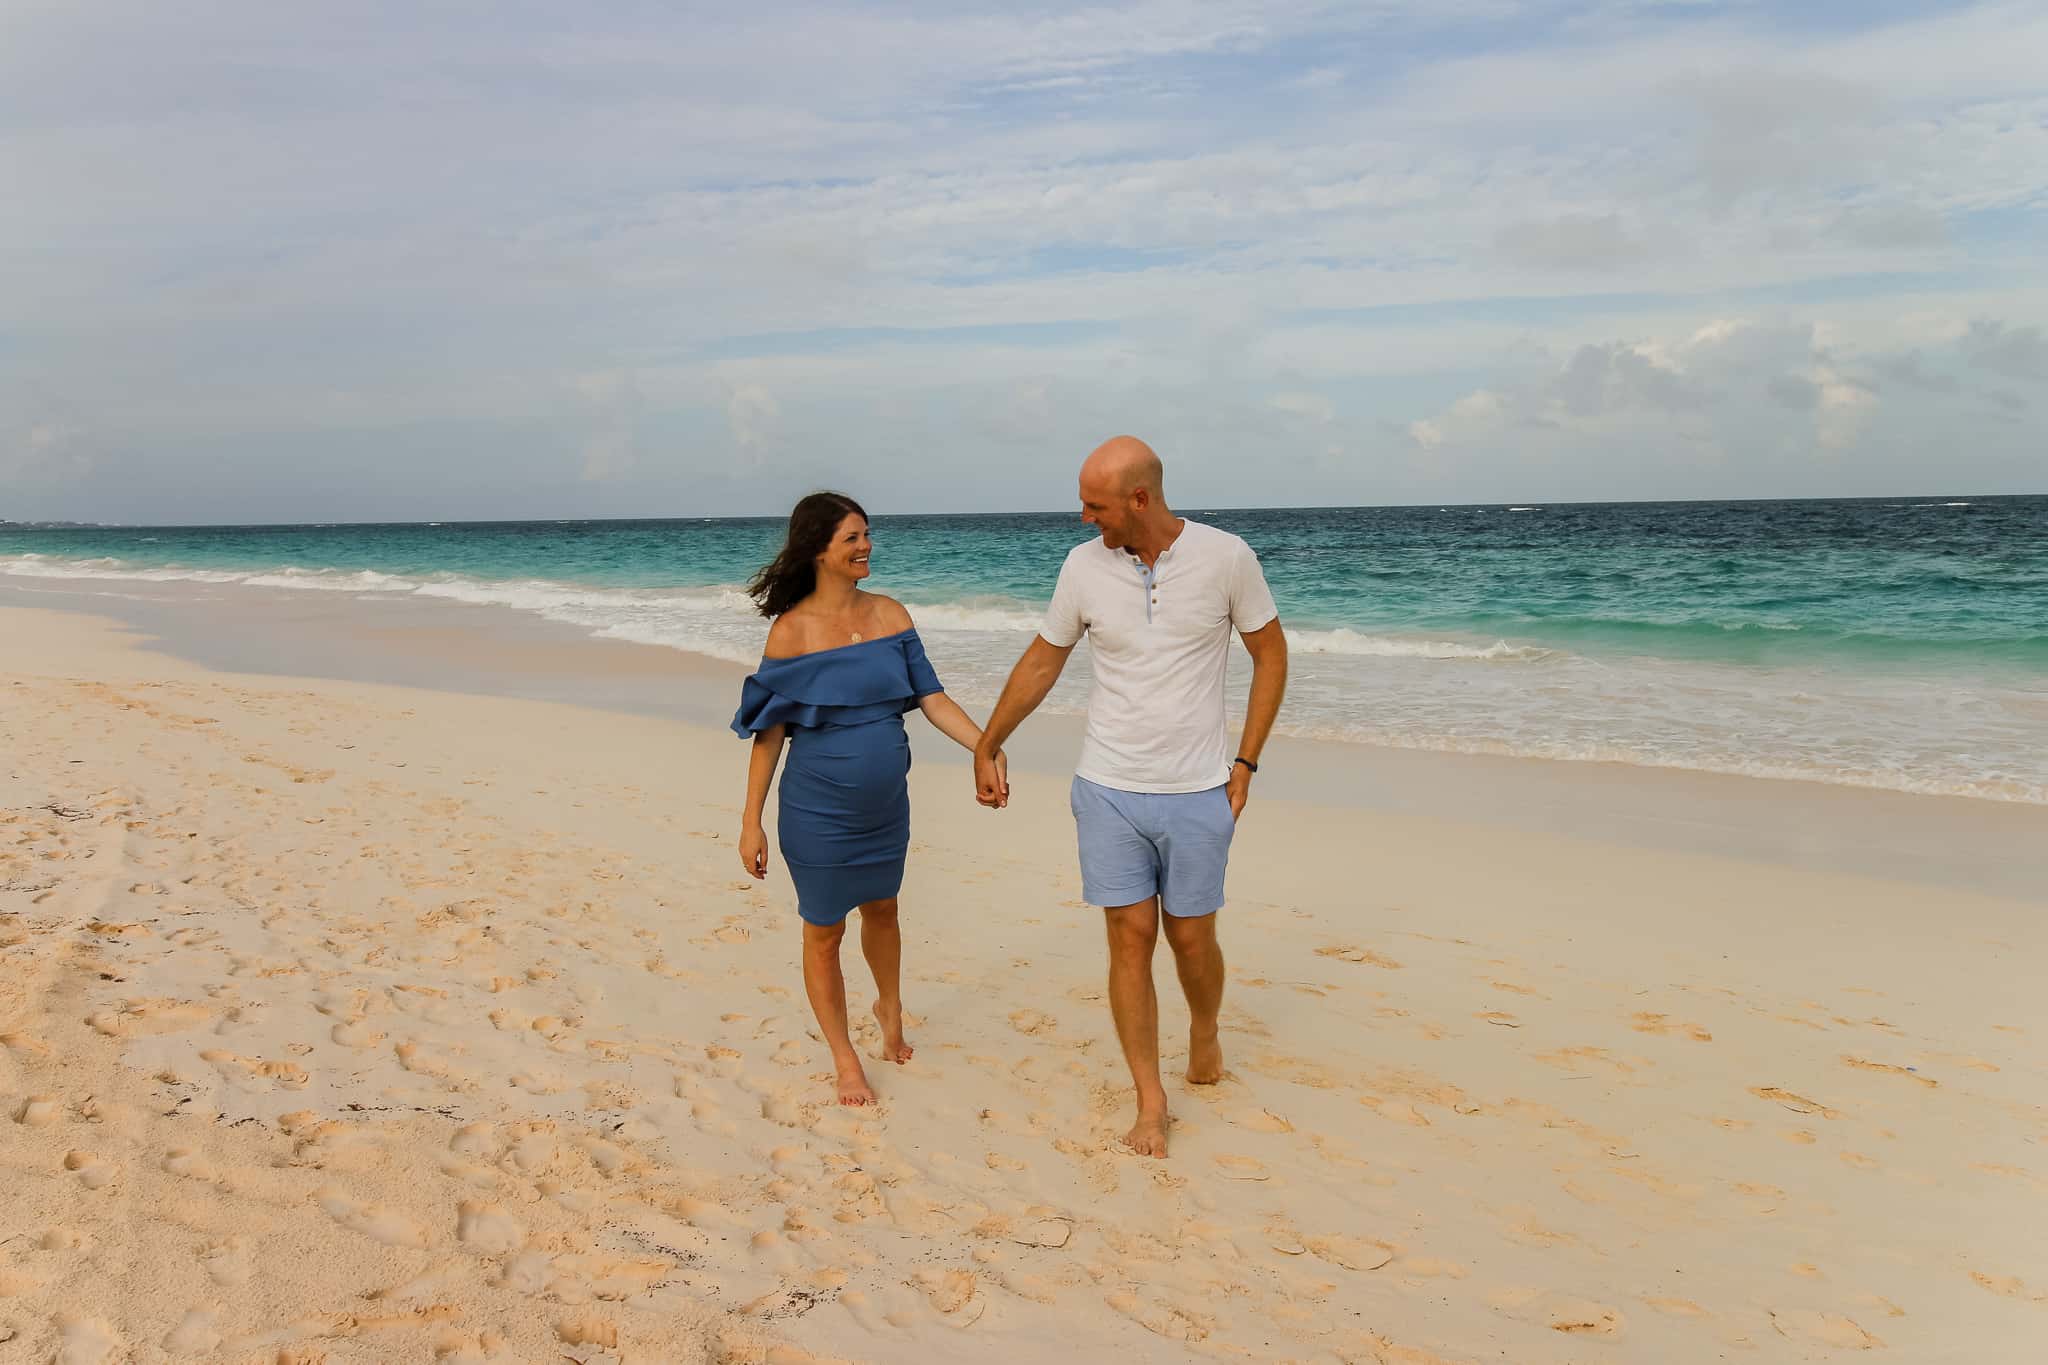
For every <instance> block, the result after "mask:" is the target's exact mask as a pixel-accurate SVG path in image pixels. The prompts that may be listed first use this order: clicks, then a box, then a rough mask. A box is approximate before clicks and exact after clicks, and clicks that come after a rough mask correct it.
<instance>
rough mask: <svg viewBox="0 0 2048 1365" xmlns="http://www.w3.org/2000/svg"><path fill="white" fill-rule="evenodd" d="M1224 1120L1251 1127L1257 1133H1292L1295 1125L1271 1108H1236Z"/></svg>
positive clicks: (1239, 1125) (1241, 1126) (1243, 1126)
mask: <svg viewBox="0 0 2048 1365" xmlns="http://www.w3.org/2000/svg"><path fill="white" fill-rule="evenodd" d="M1223 1117H1224V1120H1225V1121H1226V1122H1229V1123H1234V1124H1236V1125H1237V1126H1238V1127H1240V1128H1249V1129H1251V1130H1252V1131H1253V1132H1255V1133H1291V1132H1293V1131H1294V1125H1293V1124H1291V1123H1289V1122H1288V1121H1287V1120H1286V1119H1284V1118H1282V1117H1280V1115H1278V1114H1276V1113H1274V1112H1273V1111H1272V1110H1270V1109H1234V1110H1232V1111H1230V1112H1229V1113H1226V1114H1225V1115H1224V1116H1223Z"/></svg>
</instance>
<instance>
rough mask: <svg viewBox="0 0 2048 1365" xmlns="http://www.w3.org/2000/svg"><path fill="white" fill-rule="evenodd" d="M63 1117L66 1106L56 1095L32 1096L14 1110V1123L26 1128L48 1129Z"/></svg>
mask: <svg viewBox="0 0 2048 1365" xmlns="http://www.w3.org/2000/svg"><path fill="white" fill-rule="evenodd" d="M63 1117H64V1105H63V1104H62V1102H60V1101H59V1100H58V1099H57V1097H56V1096H54V1095H31V1096H29V1097H28V1098H27V1099H25V1100H23V1101H22V1102H21V1103H20V1104H19V1105H17V1106H15V1110H14V1121H15V1122H16V1123H19V1124H21V1125H22V1126H23V1127H25V1128H47V1127H49V1126H50V1125H51V1124H53V1123H55V1122H56V1121H57V1120H58V1119H61V1118H63Z"/></svg>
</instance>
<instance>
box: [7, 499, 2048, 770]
mask: <svg viewBox="0 0 2048 1365" xmlns="http://www.w3.org/2000/svg"><path fill="white" fill-rule="evenodd" d="M1188 515H1190V516H1193V517H1195V518H1197V519H1198V520H1203V521H1208V522H1211V523H1213V524H1215V525H1218V526H1221V527H1223V528H1225V529H1227V530H1230V531H1234V532H1236V533H1237V534H1239V535H1242V536H1243V537H1245V539H1247V540H1248V541H1250V542H1251V544H1252V546H1253V547H1254V548H1255V549H1256V550H1257V551H1258V552H1259V556H1260V559H1261V562H1262V563H1263V564H1264V565H1265V568H1266V573H1267V577H1268V579H1269V581H1270V582H1271V584H1272V586H1273V590H1274V595H1275V597H1276V598H1277V600H1278V601H1279V603H1280V607H1281V611H1282V615H1283V617H1284V619H1285V621H1286V624H1287V626H1288V630H1289V634H1290V637H1291V639H1292V643H1293V646H1294V651H1295V667H1294V682H1293V686H1292V688H1291V691H1290V696H1289V703H1288V707H1287V710H1286V712H1285V715H1284V727H1283V728H1285V729H1288V730H1290V731H1292V732H1295V733H1300V734H1309V735H1322V736H1328V737H1330V738H1333V739H1348V740H1355V741H1362V742H1366V743H1374V744H1391V745H1400V746H1404V747H1415V748H1435V749H1448V750H1458V751H1466V752H1484V753H1501V754H1528V755H1539V756H1547V757H1554V758H1566V759H1589V760H1606V761H1612V762H1621V763H1633V764H1648V765H1656V766H1670V767H1686V768H1700V769H1707V770H1712V771H1724V772H1740V773H1752V774H1758V775H1764V776H1775V777H1788V778H1804V779H1809V780H1818V781H1827V782H1837V783H1849V784H1855V785H1864V786H1874V787H1886V788H1893V789H1897V790H1904V791H1925V792H1946V793H1953V794H1961V795H1971V796H1978V797H1987V798H1995V799H2005V800H2019V801H2029V802H2048V497H2024V498H2020V497H2012V498H1968V497H1923V498H1890V499H1858V500H1841V501H1799V502H1740V503H1631V504H1568V505H1549V506H1541V507H1511V506H1503V505H1490V506H1456V507H1405V508H1348V509H1347V508H1315V509H1295V510H1275V509H1260V510H1229V509H1215V510H1202V511H1193V512H1189V513H1188ZM781 530H782V523H781V520H780V519H779V518H763V519H731V520H663V521H624V522H622V521H592V522H573V521H572V522H510V523H508V522H496V523H449V524H446V525H442V524H407V525H381V526H369V525H336V526H316V525H306V526H259V527H204V528H193V527H127V528H77V529H56V530H31V529H25V528H18V527H12V526H7V525H4V524H0V575H4V576H7V577H9V578H12V579H14V580H25V579H55V580H64V581H65V583H66V584H67V586H70V587H73V588H77V589H82V590H86V591H97V592H108V593H116V594H118V593H122V592H124V591H134V590H138V589H141V588H142V585H146V584H166V583H183V584H188V585H190V586H189V587H187V588H185V589H181V590H180V591H188V592H201V593H206V594H209V595H215V596H230V597H232V596H233V595H235V594H238V593H248V592H266V591H267V592H342V593H350V594H354V595H355V596H356V597H358V598H360V599H362V600H363V601H364V602H365V603H366V604H368V605H369V607H370V608H371V609H374V604H375V603H377V602H378V601H380V600H389V599H390V598H392V597H394V596H397V595H406V594H409V595H417V596H424V597H430V598H440V599H445V600H448V601H450V602H456V603H469V604H474V605H475V606H476V607H477V608H478V609H479V610H480V611H482V610H485V609H490V608H495V609H499V610H514V611H524V612H532V613H536V614H539V615H541V616H544V617H547V618H549V619H552V620H555V621H560V622H565V623H569V624H573V625H576V626H580V627H582V628H584V629H586V630H588V631H590V632H591V633H592V634H595V635H602V636H606V637H610V638H621V639H628V640H636V641H641V642H644V643H650V644H656V645H663V646H668V647H671V648H675V649H683V650H691V651H695V652H699V653H704V654H709V655H714V656H717V657H719V658H724V659H729V660H733V661H736V662H752V661H753V660H754V659H755V658H757V657H758V654H759V649H760V642H761V639H762V636H763V634H764V625H763V623H762V622H761V621H760V619H759V618H758V617H756V616H754V615H752V614H751V612H750V610H749V606H748V604H747V603H746V602H745V600H744V599H743V598H742V597H741V596H740V594H739V592H738V585H739V584H740V583H741V582H742V581H744V579H745V578H746V577H747V575H748V574H749V573H750V572H751V571H752V570H753V569H754V567H755V566H757V565H758V564H759V563H761V562H762V560H763V559H764V558H766V557H767V556H768V555H769V554H771V553H772V551H773V549H774V547H775V546H776V544H777V543H778V542H779V539H780V535H781ZM1087 535H1088V529H1087V528H1086V527H1085V526H1083V525H1082V524H1081V523H1080V521H1079V520H1078V518H1076V517H1075V516H1074V515H1072V514H1068V513H1058V514H1032V515H988V516H906V517H890V516H879V517H878V518H877V521H876V523H875V539H876V550H875V560H874V567H875V576H874V579H873V581H872V586H874V587H875V588H877V589H879V590H881V591H885V592H889V593H891V594H893V595H895V596H897V597H900V598H902V599H903V600H905V601H906V602H908V603H910V604H912V606H913V609H914V611H915V614H916V616H917V618H918V622H919V625H920V628H921V630H922V631H923V632H924V634H925V635H926V636H927V639H928V643H929V645H930V649H931V653H932V655H933V658H934V660H935V662H936V663H937V664H938V666H939V668H940V670H941V673H942V675H943V676H945V678H946V679H947V682H948V685H949V687H951V689H952V690H953V691H955V692H956V693H957V694H959V695H960V696H961V697H962V699H963V700H965V701H969V702H979V703H981V704H984V705H985V704H986V702H987V701H988V700H990V699H992V698H993V696H994V693H995V691H996V690H997V689H998V688H999V687H1000V685H1001V680H1002V677H1003V675H1004V673H1005V672H1006V671H1007V668H1008V666H1009V664H1010V663H1011V662H1012V661H1013V660H1014V658H1015V657H1016V654H1017V651H1018V650H1019V649H1021V648H1022V646H1023V645H1024V643H1026V642H1027V641H1028V639H1029V638H1030V633H1031V631H1032V630H1033V628H1034V627H1035V625H1036V622H1037V619H1038V612H1039V611H1040V609H1041V608H1042V607H1043V605H1044V603H1045V601H1046V600H1047V598H1048V597H1049V596H1050V593H1051V588H1052V582H1053V578H1054V575H1055V574H1056V572H1057V570H1058V568H1059V563H1060V559H1061V557H1062V556H1063V555H1064V554H1065V552H1066V550H1067V548H1068V547H1069V546H1071V545H1073V544H1074V543H1076V542H1077V541H1079V540H1082V539H1084V538H1086V536H1087ZM147 590H148V591H150V592H153V593H156V592H162V591H165V590H166V589H162V588H149V589H147ZM1077 663H1078V666H1077V667H1075V668H1073V669H1070V673H1071V674H1072V675H1073V676H1071V677H1070V678H1069V679H1068V680H1067V681H1066V682H1064V683H1063V684H1062V687H1061V689H1060V690H1059V692H1057V693H1056V694H1055V696H1054V698H1053V699H1052V704H1054V705H1056V706H1062V707H1068V708H1077V707H1078V706H1079V704H1080V701H1081V697H1082V690H1081V689H1082V687H1083V686H1084V685H1085V682H1086V669H1085V650H1084V651H1083V654H1082V657H1081V658H1080V659H1079V660H1078V661H1077ZM1235 667H1236V668H1237V670H1238V672H1239V674H1240V682H1241V675H1242V674H1243V672H1244V671H1245V661H1244V659H1243V656H1242V653H1241V652H1239V654H1238V655H1237V656H1236V660H1235Z"/></svg>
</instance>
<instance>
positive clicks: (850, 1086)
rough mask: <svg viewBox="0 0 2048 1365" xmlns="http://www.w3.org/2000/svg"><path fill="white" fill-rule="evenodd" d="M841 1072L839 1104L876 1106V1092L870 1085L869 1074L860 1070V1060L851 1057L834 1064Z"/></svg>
mask: <svg viewBox="0 0 2048 1365" xmlns="http://www.w3.org/2000/svg"><path fill="white" fill-rule="evenodd" d="M834 1069H835V1070H837V1071H838V1072H839V1102H840V1103H841V1104H851V1105H868V1104H874V1103H875V1102H876V1101H875V1092H874V1089H873V1087H871V1086H870V1085H869V1084H868V1073H867V1072H865V1071H863V1070H861V1069H860V1058H858V1057H849V1058H847V1059H846V1060H845V1061H843V1062H838V1063H835V1064H834Z"/></svg>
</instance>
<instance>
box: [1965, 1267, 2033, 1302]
mask: <svg viewBox="0 0 2048 1365" xmlns="http://www.w3.org/2000/svg"><path fill="white" fill-rule="evenodd" d="M1970 1278H1971V1279H1973V1280H1975V1281H1976V1282H1977V1285H1978V1287H1979V1288H1982V1289H1988V1290H1990V1291H1991V1292H1992V1293H1994V1294H1997V1295H2000V1296H2002V1297H2004V1298H2008V1299H2025V1300H2027V1301H2028V1302H2029V1303H2048V1291H2044V1292H2041V1293H2035V1292H2033V1291H2031V1290H2029V1289H2028V1288H2027V1285H2026V1281H2024V1280H2022V1279H2021V1278H2020V1277H2019V1276H2017V1275H1986V1274H1985V1273H1984V1272H1983V1271H1981V1270H1973V1271H1971V1272H1970Z"/></svg>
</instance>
